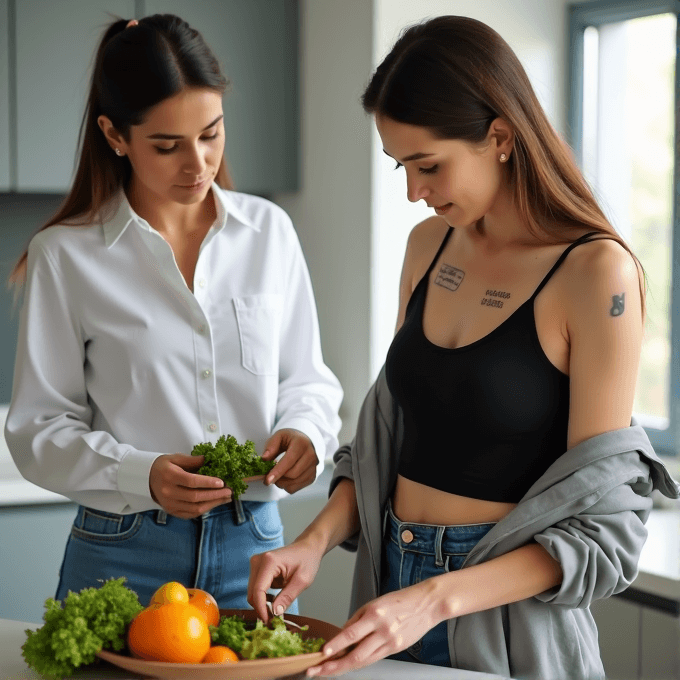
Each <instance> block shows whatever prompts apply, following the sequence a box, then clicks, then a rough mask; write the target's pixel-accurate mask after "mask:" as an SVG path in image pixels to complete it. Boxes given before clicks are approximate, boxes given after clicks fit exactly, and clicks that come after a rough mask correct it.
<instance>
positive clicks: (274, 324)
mask: <svg viewBox="0 0 680 680" xmlns="http://www.w3.org/2000/svg"><path fill="white" fill-rule="evenodd" d="M233 302H234V310H235V311H236V322H237V324H238V333H239V340H240V342H241V363H242V364H243V368H245V369H246V370H248V371H250V372H251V373H254V374H255V375H276V374H277V373H278V370H279V336H280V326H281V315H282V311H283V296H282V295H278V294H276V293H260V294H258V295H244V296H242V297H236V298H234V299H233Z"/></svg>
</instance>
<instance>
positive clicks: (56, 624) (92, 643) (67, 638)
mask: <svg viewBox="0 0 680 680" xmlns="http://www.w3.org/2000/svg"><path fill="white" fill-rule="evenodd" d="M125 581H126V579H125V577H121V578H118V579H109V580H108V581H105V582H104V585H102V586H101V587H99V588H84V589H83V590H81V591H80V593H74V592H71V591H69V594H68V595H67V596H66V597H65V598H64V603H63V606H62V603H61V602H60V601H59V600H55V599H54V598H51V597H50V598H47V600H46V601H45V613H44V614H43V620H44V621H45V625H43V626H42V627H41V628H39V629H38V630H35V631H34V630H26V636H27V639H26V642H25V643H24V644H23V645H22V647H21V649H22V654H23V657H24V660H25V661H26V663H27V664H28V666H29V667H30V668H32V669H33V670H34V671H36V672H37V673H40V674H41V675H43V676H47V677H53V678H65V677H67V676H69V675H71V674H72V673H73V671H74V670H75V669H76V668H78V667H79V666H83V665H86V664H90V663H92V662H93V661H94V660H95V658H96V654H97V653H98V652H100V651H101V650H102V649H112V650H113V651H119V650H121V649H123V647H125V632H126V628H127V626H128V625H129V624H130V622H131V621H132V619H134V618H135V616H137V614H138V613H139V612H140V611H142V609H143V607H142V605H141V604H140V602H139V598H138V597H137V593H135V592H134V591H132V590H130V589H129V588H127V587H126V586H125V585H123V584H124V583H125Z"/></svg>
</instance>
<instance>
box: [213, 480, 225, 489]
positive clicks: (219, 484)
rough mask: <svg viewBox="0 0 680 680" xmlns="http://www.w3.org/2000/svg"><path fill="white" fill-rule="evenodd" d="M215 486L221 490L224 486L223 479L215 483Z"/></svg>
mask: <svg viewBox="0 0 680 680" xmlns="http://www.w3.org/2000/svg"><path fill="white" fill-rule="evenodd" d="M214 486H216V487H218V488H220V489H221V488H222V487H223V486H224V482H223V481H222V480H221V479H216V480H215V482H214Z"/></svg>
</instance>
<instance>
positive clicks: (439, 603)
mask: <svg viewBox="0 0 680 680" xmlns="http://www.w3.org/2000/svg"><path fill="white" fill-rule="evenodd" d="M448 576H451V574H446V575H442V576H436V577H434V578H429V579H426V580H425V581H421V582H420V583H418V584H417V585H415V586H413V587H415V588H418V589H419V592H418V596H419V599H420V601H422V602H423V603H424V605H425V608H426V609H427V610H428V611H429V612H430V616H431V618H432V627H434V626H436V625H438V624H439V623H441V622H442V621H447V620H448V619H452V618H454V617H456V616H460V614H461V611H460V606H459V605H458V604H457V603H458V602H459V599H460V598H457V597H455V596H454V597H451V594H452V588H451V584H450V583H447V581H448V578H447V577H448ZM456 610H458V611H456Z"/></svg>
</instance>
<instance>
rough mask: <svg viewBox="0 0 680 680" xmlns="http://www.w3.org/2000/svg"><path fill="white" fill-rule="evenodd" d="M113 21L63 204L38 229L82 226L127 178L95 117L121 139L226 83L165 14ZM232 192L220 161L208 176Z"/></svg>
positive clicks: (22, 265) (195, 40)
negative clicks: (192, 91)
mask: <svg viewBox="0 0 680 680" xmlns="http://www.w3.org/2000/svg"><path fill="white" fill-rule="evenodd" d="M127 24H128V21H127V20H126V19H117V20H116V21H114V22H113V23H111V24H110V25H109V26H108V27H107V28H106V29H105V31H104V34H103V36H102V39H101V41H100V43H99V47H98V49H97V52H96V58H95V63H94V69H93V72H92V80H91V83H90V93H89V96H88V99H87V104H86V107H85V114H84V116H83V120H82V123H81V125H80V132H79V136H78V148H79V161H78V168H77V170H76V174H75V177H74V180H73V185H72V186H71V189H70V191H69V193H68V195H67V196H66V198H65V199H64V202H63V203H62V205H61V206H60V207H59V209H58V210H57V212H56V214H55V215H53V216H52V217H51V218H50V219H49V220H48V221H47V223H46V224H44V225H43V226H42V227H40V229H38V231H42V230H43V229H47V228H48V227H51V226H53V225H55V224H64V223H67V224H71V225H73V226H78V225H82V224H90V223H92V222H93V221H94V220H95V219H98V218H99V217H100V215H101V211H102V208H104V206H105V205H106V204H107V202H108V201H109V199H110V198H111V197H112V196H113V195H114V194H116V193H117V192H118V190H119V189H121V188H122V187H125V186H126V185H127V183H128V181H129V180H130V177H131V175H132V167H131V165H130V161H129V160H128V158H127V157H126V156H122V157H119V156H117V155H116V154H115V153H114V152H113V150H112V149H111V147H110V146H109V145H108V143H107V142H106V139H105V137H104V134H103V133H102V131H101V130H100V128H99V125H98V124H97V118H98V117H99V116H101V115H104V116H107V117H108V118H109V119H110V120H111V122H112V123H113V126H114V127H115V128H116V130H118V132H120V134H121V135H122V136H123V138H124V139H125V140H126V141H129V139H130V127H131V126H132V125H139V124H141V123H142V122H143V121H144V119H145V117H146V115H147V114H148V112H149V110H150V109H151V108H152V107H154V106H156V105H157V104H159V103H160V102H162V101H163V100H165V99H168V98H169V97H172V96H173V95H175V94H177V93H178V92H180V91H181V90H182V89H184V88H186V87H192V88H193V87H195V88H207V89H210V90H214V91H215V92H219V93H220V94H224V93H225V92H226V91H227V89H228V87H229V81H228V80H227V79H226V78H225V77H224V76H223V75H222V74H221V72H220V67H219V63H218V61H217V59H216V58H215V56H214V55H213V53H212V52H211V50H210V48H209V47H208V46H207V45H206V43H205V41H204V40H203V37H202V36H201V34H200V33H199V32H198V31H196V30H194V29H192V28H191V27H190V26H189V24H187V22H186V21H183V20H182V19H180V18H179V17H177V16H174V15H172V14H155V15H153V16H148V17H145V18H143V19H140V20H139V22H138V24H136V25H132V26H130V28H126V27H127ZM215 181H216V182H217V184H218V185H219V186H220V187H222V188H223V189H233V183H232V180H231V176H230V174H229V170H228V168H227V164H226V161H225V159H224V158H222V162H221V163H220V167H219V169H218V171H217V175H216V177H215ZM27 255H28V251H27V250H25V251H24V252H23V254H22V255H21V257H20V258H19V260H18V261H17V263H16V265H15V266H14V269H13V270H12V273H11V275H10V277H9V284H10V285H17V286H20V285H21V284H22V283H23V282H24V280H25V278H26V261H27Z"/></svg>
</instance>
